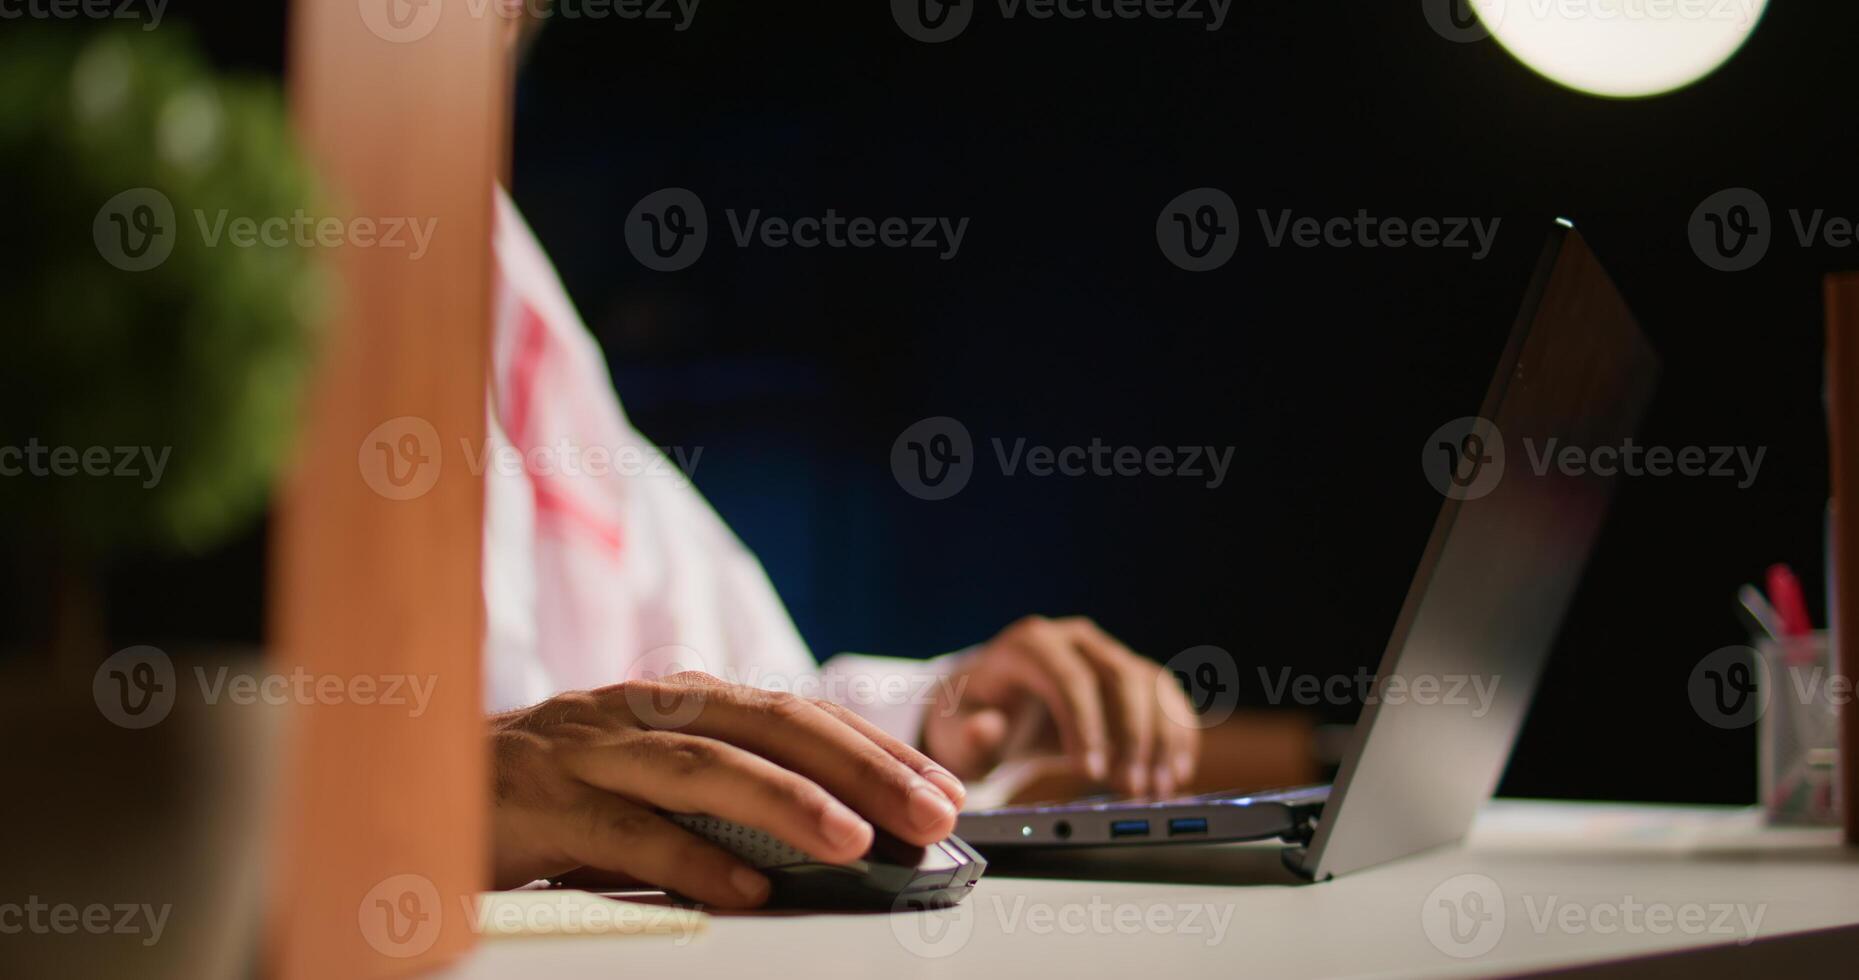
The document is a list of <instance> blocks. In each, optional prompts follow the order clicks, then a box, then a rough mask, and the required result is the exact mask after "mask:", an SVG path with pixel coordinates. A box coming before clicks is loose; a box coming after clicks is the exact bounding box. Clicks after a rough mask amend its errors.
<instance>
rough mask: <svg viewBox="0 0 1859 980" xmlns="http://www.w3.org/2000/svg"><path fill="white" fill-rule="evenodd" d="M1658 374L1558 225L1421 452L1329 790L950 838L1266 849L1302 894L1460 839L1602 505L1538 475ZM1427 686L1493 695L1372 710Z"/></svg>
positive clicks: (1642, 398)
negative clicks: (1430, 514)
mask: <svg viewBox="0 0 1859 980" xmlns="http://www.w3.org/2000/svg"><path fill="white" fill-rule="evenodd" d="M1658 376H1659V359H1658V356H1657V355H1656V354H1655V353H1654V351H1653V350H1652V348H1651V346H1650V345H1649V344H1648V343H1647V342H1646V338H1645V337H1644V335H1642V334H1641V332H1640V329H1639V326H1638V324H1637V323H1636V322H1635V321H1634V319H1633V315H1632V313H1631V312H1630V311H1629V310H1628V309H1627V305H1626V303H1625V302H1624V301H1623V300H1622V299H1621V297H1620V294H1619V292H1618V291H1616V289H1615V288H1614V285H1613V283H1612V281H1611V280H1609V278H1608V276H1607V273H1606V272H1605V271H1603V270H1602V268H1601V265H1600V263H1599V262H1598V261H1597V260H1596V258H1595V256H1594V253H1593V252H1591V251H1590V250H1589V248H1588V246H1587V244H1586V243H1585V242H1584V241H1583V240H1582V237H1581V236H1580V235H1579V234H1578V233H1576V231H1575V230H1574V226H1573V225H1572V224H1570V223H1568V222H1567V221H1564V220H1561V219H1558V220H1557V222H1556V225H1555V227H1554V228H1553V229H1552V231H1551V233H1550V237H1549V242H1548V245H1547V246H1546V247H1545V248H1544V251H1543V254H1542V257H1541V258H1540V259H1539V260H1538V263H1537V267H1536V271H1535V273H1534V275H1533V276H1532V279H1531V283H1530V286H1529V290H1528V292H1527V293H1526V294H1525V297H1524V301H1523V307H1522V310H1521V312H1520V313H1519V314H1518V316H1517V320H1516V323H1515V324H1514V326H1513V327H1512V328H1511V333H1510V340H1509V342H1508V343H1507V345H1506V346H1505V348H1504V353H1503V355H1502V357H1501V358H1500V360H1499V362H1498V366H1497V370H1496V373H1495V374H1494V375H1493V377H1492V379H1491V386H1490V388H1489V390H1488V391H1487V393H1486V395H1485V400H1484V405H1483V407H1482V408H1481V409H1480V410H1479V412H1478V414H1477V416H1475V417H1468V418H1466V419H1461V420H1459V421H1458V422H1457V423H1449V424H1448V425H1447V426H1446V427H1444V428H1443V429H1442V430H1441V433H1440V434H1438V435H1436V436H1435V439H1434V444H1433V445H1429V446H1428V447H1426V455H1425V457H1424V459H1425V461H1426V463H1427V465H1428V467H1429V468H1430V470H1432V471H1431V472H1430V474H1429V478H1430V479H1433V480H1434V483H1435V486H1437V487H1439V488H1440V489H1441V491H1442V493H1443V494H1444V497H1445V503H1444V505H1443V506H1442V507H1441V508H1440V512H1439V517H1438V519H1437V520H1436V521H1435V522H1434V525H1433V531H1432V534H1431V536H1430V537H1429V538H1428V540H1427V544H1426V550H1425V551H1424V552H1423V553H1422V554H1421V556H1420V565H1419V568H1418V570H1416V571H1415V573H1414V578H1413V583H1412V584H1411V585H1410V586H1409V588H1408V592H1407V599H1406V601H1405V602H1404V603H1403V604H1402V607H1401V612H1400V615H1399V617H1398V618H1397V619H1396V620H1395V624H1394V630H1393V635H1392V636H1390V637H1389V640H1388V646H1387V649H1386V652H1384V653H1383V655H1382V658H1381V665H1380V668H1379V669H1378V670H1377V672H1376V679H1375V684H1374V687H1373V689H1372V691H1373V693H1374V694H1375V695H1376V696H1373V697H1370V698H1368V699H1366V700H1367V703H1366V705H1365V706H1364V708H1363V710H1362V713H1361V716H1360V717H1359V718H1358V720H1357V722H1356V725H1355V730H1354V733H1353V735H1352V737H1351V739H1350V745H1349V747H1348V750H1347V751H1346V752H1345V754H1344V756H1343V761H1342V767H1341V769H1340V770H1339V771H1338V773H1337V777H1336V781H1335V783H1334V784H1332V785H1328V786H1308V787H1299V788H1294V789H1282V790H1273V791H1270V792H1259V793H1246V794H1237V793H1211V794H1205V795H1202V796H1194V797H1184V798H1175V799H1161V800H1158V799H1110V798H1096V799H1091V800H1081V801H1071V802H1057V803H1040V804H1029V805H1015V806H1005V807H998V808H994V809H985V810H978V811H975V812H971V813H964V814H963V815H962V816H961V819H960V822H959V824H958V825H957V828H956V833H957V834H959V835H960V836H961V837H962V838H963V839H964V840H966V841H968V842H969V843H970V844H973V845H975V846H976V847H978V848H980V849H981V850H982V851H983V852H984V853H985V852H989V851H992V850H1004V849H1009V848H1026V847H1041V848H1050V847H1080V846H1092V847H1101V846H1106V845H1116V846H1152V845H1167V844H1181V843H1190V842H1215V841H1261V840H1272V839H1278V840H1282V841H1283V842H1284V843H1285V844H1286V845H1287V846H1286V848H1285V850H1284V860H1285V864H1286V865H1287V866H1288V867H1289V868H1291V870H1292V871H1294V872H1296V873H1297V874H1299V875H1300V876H1302V877H1304V878H1306V879H1308V880H1312V881H1323V880H1326V879H1329V878H1332V877H1334V876H1336V875H1340V874H1347V873H1349V872H1351V871H1357V870H1360V869H1362V868H1368V867H1372V866H1374V865H1377V864H1381V863H1383V862H1386V861H1392V860H1394V859H1396V858H1399V857H1404V856H1406V855H1409V854H1414V853H1417V852H1420V851H1424V850H1428V849H1431V848H1435V847H1439V846H1442V845H1446V844H1451V843H1454V842H1457V841H1458V840H1460V839H1461V838H1462V837H1464V836H1465V833H1466V831H1467V830H1468V829H1470V827H1471V823H1472V819H1473V817H1474V816H1475V814H1476V813H1477V811H1478V808H1479V806H1480V805H1481V804H1483V803H1484V802H1485V801H1486V800H1487V799H1489V798H1490V796H1491V794H1492V792H1493V791H1494V790H1495V789H1496V787H1497V782H1498V777H1499V776H1501V775H1502V774H1503V770H1504V766H1505V763H1506V762H1507V761H1508V759H1509V757H1510V752H1511V747H1512V745H1513V744H1514V743H1515V742H1516V738H1517V732H1518V729H1519V728H1520V727H1521V726H1522V724H1523V718H1524V715H1525V713H1526V712H1527V711H1528V710H1529V706H1530V700H1531V697H1532V695H1533V693H1534V691H1535V688H1536V683H1537V680H1538V678H1539V676H1540V675H1541V673H1542V668H1543V662H1544V660H1545V659H1546V658H1547V657H1548V655H1549V650H1550V647H1551V645H1552V644H1553V643H1554V641H1555V638H1556V634H1557V631H1558V629H1559V627H1560V625H1561V621H1562V618H1563V616H1564V614H1565V613H1566V612H1567V610H1568V605H1569V600H1570V598H1571V596H1572V595H1573V594H1574V591H1575V586H1576V583H1577V581H1578V579H1579V577H1580V575H1581V572H1582V567H1583V566H1584V565H1585V564H1586V562H1587V559H1588V555H1589V553H1590V552H1591V551H1592V550H1593V547H1594V541H1595V538H1596V536H1597V535H1598V534H1599V532H1600V528H1601V524H1602V521H1603V520H1604V519H1605V517H1606V515H1607V508H1608V503H1609V501H1610V499H1611V497H1612V494H1613V483H1614V478H1613V476H1612V473H1611V469H1610V472H1609V473H1608V474H1607V475H1602V474H1597V473H1596V472H1595V469H1594V468H1590V467H1576V466H1558V465H1554V456H1553V455H1551V456H1549V457H1547V458H1548V459H1549V460H1550V463H1551V465H1548V466H1546V467H1539V466H1538V465H1534V464H1535V462H1536V460H1539V459H1543V458H1545V457H1544V456H1543V454H1544V453H1546V452H1549V453H1553V452H1554V450H1550V449H1549V448H1547V447H1551V446H1554V447H1558V448H1560V447H1568V446H1575V447H1582V448H1585V449H1589V450H1592V449H1595V448H1598V447H1603V446H1613V447H1620V446H1624V445H1625V444H1626V443H1627V441H1628V440H1629V439H1631V438H1632V437H1633V435H1634V433H1635V431H1636V430H1637V428H1638V425H1639V422H1640V419H1641V417H1642V415H1643V414H1644V413H1645V410H1646V407H1647V405H1648V403H1649V402H1650V401H1651V398H1652V392H1653V388H1654V387H1655V385H1656V383H1657V381H1658ZM1551 440H1554V442H1551ZM1494 450H1495V451H1494ZM1507 461H1508V465H1506V462H1507ZM1435 468H1436V469H1435ZM1539 468H1540V469H1541V472H1538V470H1539ZM1427 678H1431V679H1433V681H1434V682H1437V683H1441V684H1450V683H1454V682H1459V683H1465V682H1467V681H1470V680H1473V679H1476V680H1480V681H1483V682H1484V683H1485V684H1486V687H1487V689H1489V688H1492V687H1495V691H1494V692H1492V693H1491V694H1490V696H1489V701H1488V702H1483V701H1480V700H1479V699H1472V698H1465V699H1456V700H1457V701H1459V702H1463V703H1453V702H1454V701H1455V699H1448V698H1424V699H1423V698H1417V697H1384V696H1382V695H1384V694H1385V693H1386V692H1388V691H1390V690H1392V691H1397V692H1398V691H1400V690H1403V689H1405V690H1409V691H1415V690H1418V689H1417V688H1415V687H1414V686H1413V685H1414V683H1415V682H1416V681H1422V680H1423V679H1427ZM1391 683H1393V684H1396V685H1400V686H1397V687H1390V684H1391ZM1480 708H1483V709H1485V710H1482V711H1481V710H1479V709H1480Z"/></svg>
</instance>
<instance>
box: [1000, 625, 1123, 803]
mask: <svg viewBox="0 0 1859 980" xmlns="http://www.w3.org/2000/svg"><path fill="white" fill-rule="evenodd" d="M1009 652H1017V653H1019V654H1020V656H1010V657H1008V658H1007V659H1006V662H1005V669H1006V670H1007V671H1008V672H1009V674H1010V675H1012V676H1013V677H1014V678H1015V679H1016V680H1018V681H1019V682H1020V683H1021V684H1022V685H1023V686H1025V687H1026V688H1027V689H1029V690H1031V691H1032V692H1033V693H1034V694H1036V695H1038V696H1039V699H1040V701H1041V702H1043V703H1044V704H1045V705H1046V708H1047V710H1049V711H1050V712H1051V713H1052V721H1053V724H1054V725H1055V726H1056V727H1057V728H1058V730H1059V742H1060V744H1061V745H1063V746H1064V749H1065V754H1066V755H1067V756H1070V757H1071V759H1072V761H1073V763H1074V764H1075V765H1077V767H1078V768H1079V769H1081V770H1083V771H1084V773H1085V774H1086V775H1088V776H1090V777H1091V778H1092V779H1096V780H1100V781H1101V780H1103V779H1105V778H1106V777H1108V776H1109V774H1110V755H1109V745H1108V743H1109V740H1110V736H1109V733H1108V731H1107V729H1106V727H1105V723H1104V702H1103V696H1102V694H1101V693H1100V692H1099V690H1098V681H1097V674H1096V672H1095V671H1093V670H1092V668H1091V666H1090V664H1089V663H1088V662H1086V660H1085V659H1084V657H1083V656H1081V655H1080V654H1079V652H1078V650H1077V648H1076V647H1075V646H1074V645H1073V644H1072V642H1071V638H1070V634H1069V633H1068V632H1067V631H1065V630H1064V629H1063V628H1061V627H1059V626H1058V625H1057V624H1051V623H1048V624H1044V625H1043V626H1042V627H1041V628H1039V629H1029V630H1025V631H1023V632H1021V633H1020V634H1018V637H1017V639H1016V642H1015V644H1014V646H1012V647H1010V648H1009Z"/></svg>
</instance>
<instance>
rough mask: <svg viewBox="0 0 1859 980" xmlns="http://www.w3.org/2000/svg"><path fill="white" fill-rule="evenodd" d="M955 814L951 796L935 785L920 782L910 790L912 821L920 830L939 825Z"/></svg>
mask: <svg viewBox="0 0 1859 980" xmlns="http://www.w3.org/2000/svg"><path fill="white" fill-rule="evenodd" d="M954 816H955V807H952V806H950V805H949V798H948V797H946V796H944V795H942V793H940V792H938V791H937V789H936V788H935V787H934V786H930V785H928V784H919V785H918V786H917V787H916V788H915V789H912V790H911V791H910V823H911V825H912V826H914V827H917V828H918V829H920V830H929V829H930V828H932V827H936V826H939V825H941V824H943V823H945V822H947V821H948V820H949V819H950V818H952V817H954Z"/></svg>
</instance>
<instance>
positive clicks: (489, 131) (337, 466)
mask: <svg viewBox="0 0 1859 980" xmlns="http://www.w3.org/2000/svg"><path fill="white" fill-rule="evenodd" d="M496 9H497V8H496V7H495V6H489V5H482V4H478V5H474V4H466V3H441V2H440V0H362V2H360V3H359V4H358V2H357V0H297V2H296V3H295V4H293V10H292V15H291V32H290V33H291V44H290V61H291V65H290V89H291V101H292V107H293V114H294V116H295V119H296V123H297V128H298V131H299V133H300V136H301V138H302V140H303V142H304V145H305V148H306V151H307V153H308V155H309V156H310V158H311V161H312V163H313V165H314V167H315V170H316V172H317V173H318V174H319V175H320V177H321V179H322V182H323V184H324V187H325V190H326V192H327V197H326V201H327V210H326V212H325V213H326V214H330V215H334V216H335V217H337V218H340V219H342V220H343V221H345V222H346V221H351V220H354V219H366V220H371V221H372V222H373V226H372V233H364V232H363V231H361V230H360V229H361V228H363V227H365V226H362V225H349V226H348V227H349V228H351V229H355V230H354V232H353V233H352V234H349V235H347V236H345V238H344V241H343V243H342V244H341V245H339V246H335V247H330V248H327V249H326V252H327V258H329V259H330V260H331V261H332V263H333V267H334V269H335V271H336V273H337V275H336V279H337V284H338V286H339V289H338V290H337V295H336V296H335V297H334V299H335V301H336V303H337V304H338V312H337V314H336V316H335V318H334V322H333V323H332V324H331V330H330V331H329V334H328V336H327V337H326V338H325V342H324V345H323V348H322V351H321V359H320V361H319V364H318V375H317V378H316V381H315V384H314V385H313V390H312V392H311V395H310V398H309V401H308V403H307V412H306V417H305V420H304V423H305V424H304V429H303V431H302V433H301V434H300V436H299V445H298V449H299V451H298V454H297V457H296V459H295V462H294V465H293V467H292V471H291V473H290V474H289V476H288V478H287V482H286V485H285V488H284V491H283V493H282V497H281V503H280V506H279V509H278V521H277V526H276V528H275V539H274V548H273V559H272V561H273V566H272V571H271V615H272V622H271V638H272V648H273V656H274V664H273V669H274V670H275V671H278V672H283V673H285V674H287V675H297V674H298V672H300V676H303V677H307V678H308V679H309V681H310V682H311V684H312V686H311V687H310V688H309V689H308V690H309V691H310V693H309V694H307V695H300V696H296V697H293V698H292V700H293V702H294V704H293V707H292V711H291V717H290V718H289V719H288V720H287V722H286V726H285V727H286V736H285V737H286V742H287V748H286V754H285V758H284V760H283V762H282V772H281V777H282V778H281V783H282V784H283V785H282V798H281V800H280V806H279V808H278V809H279V812H280V819H279V826H278V827H277V828H276V831H277V832H276V834H275V837H274V846H273V850H274V855H275V857H276V861H275V865H274V871H273V874H272V894H271V907H270V922H269V933H268V936H267V953H266V956H267V962H266V972H267V973H268V974H269V975H271V976H275V977H282V978H285V980H299V978H301V980H312V978H315V980H322V978H326V977H381V976H394V975H401V974H406V973H411V972H418V971H423V970H429V969H432V968H434V967H436V966H438V965H440V964H443V963H445V962H448V961H450V960H453V959H455V958H456V957H457V956H458V955H460V954H461V953H462V952H463V951H464V950H466V949H467V948H469V946H470V945H471V942H472V932H471V929H470V927H469V924H468V921H467V915H466V912H465V909H466V906H465V905H464V904H462V902H461V900H463V901H468V900H469V896H471V895H472V894H473V893H475V892H476V891H477V890H479V889H481V888H483V887H485V884H486V882H487V880H488V866H489V864H488V855H487V853H486V850H487V840H488V831H487V800H488V795H489V788H488V785H487V757H486V753H485V748H484V744H485V743H484V738H483V720H482V713H481V710H482V709H481V704H480V702H481V697H480V668H479V657H480V646H481V644H482V640H483V625H482V624H483V608H482V605H483V603H482V594H481V591H480V590H481V584H480V575H479V562H480V554H479V552H480V547H481V540H482V534H483V531H482V517H483V486H482V482H481V480H480V479H478V478H476V477H474V476H473V475H472V474H471V473H470V472H468V470H467V468H466V464H465V459H466V457H465V454H464V452H463V451H462V447H463V446H464V445H465V444H467V443H468V444H470V446H471V449H472V451H473V452H477V451H479V450H480V447H481V446H482V440H483V437H484V418H485V403H484V397H485V396H484V392H485V378H486V366H485V365H486V357H487V356H488V350H489V333H490V291H491V256H490V241H491V204H492V197H491V190H492V182H493V180H494V179H495V177H496V174H497V172H498V168H499V167H500V165H501V162H502V160H503V154H504V150H503V146H502V144H503V142H504V140H505V132H506V130H505V126H504V119H503V117H504V113H505V101H506V95H505V91H506V88H505V86H506V78H505V75H506V74H507V71H508V65H507V62H506V59H505V55H504V53H503V51H502V45H501V30H502V28H503V27H504V26H505V24H504V21H503V19H502V18H501V17H500V16H497V15H496V14H495V11H496ZM487 12H488V13H487ZM286 217H289V216H286ZM401 221H405V222H408V224H405V225H402V226H401V227H400V230H399V232H398V236H399V239H400V241H401V242H402V243H403V244H402V245H401V246H399V247H394V246H390V245H389V244H388V241H387V235H388V229H389V228H390V227H392V226H393V224H394V223H396V222H401ZM414 223H418V225H416V224H414ZM417 226H424V227H425V228H426V229H427V230H428V231H429V232H430V239H429V242H428V244H427V246H426V249H425V252H424V254H417V247H418V242H417V236H416V235H415V234H414V231H413V229H414V228H415V227H417ZM396 684H398V685H400V686H399V687H398V688H397V689H394V690H393V691H392V692H391V693H392V694H393V695H395V696H393V697H390V688H391V687H392V686H393V685H396ZM318 685H320V686H318ZM427 685H430V686H429V687H426V690H427V691H428V696H429V698H430V700H429V702H427V703H424V704H422V703H421V702H420V701H419V697H420V694H419V692H420V689H421V687H423V686H427Z"/></svg>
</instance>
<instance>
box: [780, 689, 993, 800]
mask: <svg viewBox="0 0 1859 980" xmlns="http://www.w3.org/2000/svg"><path fill="white" fill-rule="evenodd" d="M813 703H814V704H816V705H819V707H820V710H822V711H825V712H826V713H827V714H829V715H832V716H833V717H835V718H837V719H839V720H840V721H843V722H845V723H846V724H847V725H850V726H851V727H852V728H853V730H855V731H857V732H858V733H859V734H860V735H863V736H865V737H866V738H868V739H871V740H872V742H873V743H875V744H876V745H877V746H878V747H879V748H881V749H883V750H885V751H886V752H889V753H891V758H893V759H896V760H897V761H899V762H901V763H903V764H904V765H906V766H909V767H910V768H911V769H912V770H913V771H914V772H916V774H917V775H919V776H922V777H923V778H924V779H927V780H929V781H930V783H931V784H933V785H934V786H935V787H936V788H937V789H939V790H942V795H944V796H946V797H948V798H949V802H950V803H952V804H954V805H955V806H956V807H957V808H958V809H959V808H960V807H961V805H962V801H963V800H965V799H967V798H968V788H967V787H965V786H963V785H962V781H961V780H959V779H957V778H955V774H954V773H951V772H950V771H949V770H947V769H944V768H943V767H942V766H939V765H937V764H936V760H934V759H931V758H930V757H929V756H927V755H924V754H923V753H921V752H919V751H917V750H916V749H915V748H912V747H911V746H910V745H908V744H906V743H905V742H903V741H902V740H901V739H898V738H896V737H895V736H893V735H892V734H891V733H890V732H887V731H885V730H884V729H882V728H879V727H878V726H877V725H874V724H872V723H871V721H870V720H868V719H866V718H864V717H863V716H861V715H860V714H859V713H858V712H856V711H853V710H852V709H851V708H848V707H846V706H845V705H842V704H834V703H833V702H831V701H826V700H820V699H815V700H814V702H813Z"/></svg>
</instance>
